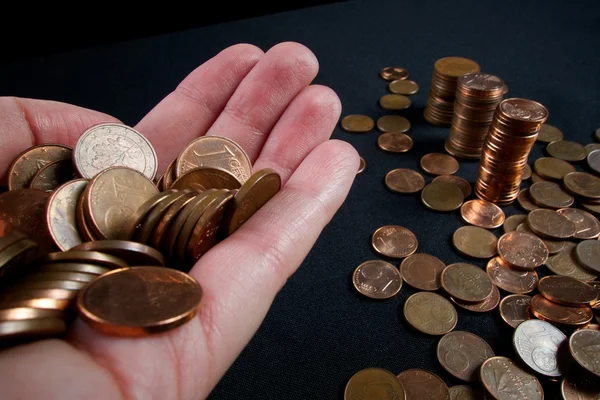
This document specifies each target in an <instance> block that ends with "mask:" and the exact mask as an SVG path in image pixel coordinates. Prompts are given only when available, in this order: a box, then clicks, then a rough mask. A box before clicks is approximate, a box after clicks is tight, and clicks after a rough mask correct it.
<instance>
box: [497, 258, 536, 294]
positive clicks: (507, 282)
mask: <svg viewBox="0 0 600 400" xmlns="http://www.w3.org/2000/svg"><path fill="white" fill-rule="evenodd" d="M486 272H487V274H488V276H489V277H490V279H491V280H492V283H493V284H494V285H496V286H497V287H499V288H500V289H503V290H506V291H507V292H509V293H518V294H523V293H530V292H532V291H533V290H534V289H535V288H536V286H537V283H538V275H537V272H535V271H523V270H518V269H515V268H511V267H510V266H508V265H506V264H504V263H503V262H502V259H501V258H500V257H495V258H492V259H491V260H490V261H489V262H488V264H487V267H486Z"/></svg>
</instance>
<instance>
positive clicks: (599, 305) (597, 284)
mask: <svg viewBox="0 0 600 400" xmlns="http://www.w3.org/2000/svg"><path fill="white" fill-rule="evenodd" d="M586 283H587V284H588V285H590V286H591V287H593V288H594V289H595V290H596V293H598V299H600V281H588V282H586ZM592 308H594V309H596V310H599V309H600V302H596V304H594V305H593V306H592Z"/></svg>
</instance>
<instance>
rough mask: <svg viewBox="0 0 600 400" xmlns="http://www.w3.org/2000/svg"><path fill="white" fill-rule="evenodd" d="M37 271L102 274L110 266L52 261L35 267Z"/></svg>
mask: <svg viewBox="0 0 600 400" xmlns="http://www.w3.org/2000/svg"><path fill="white" fill-rule="evenodd" d="M35 271H39V272H83V273H86V274H95V275H102V274H105V273H107V272H109V271H110V268H105V267H101V266H99V265H95V264H83V263H52V264H46V265H41V266H39V267H35Z"/></svg>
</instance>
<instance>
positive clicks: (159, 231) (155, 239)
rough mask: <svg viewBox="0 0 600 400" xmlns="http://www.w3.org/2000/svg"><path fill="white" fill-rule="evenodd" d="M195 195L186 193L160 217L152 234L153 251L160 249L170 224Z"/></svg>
mask: <svg viewBox="0 0 600 400" xmlns="http://www.w3.org/2000/svg"><path fill="white" fill-rule="evenodd" d="M197 195H198V194H197V193H195V192H193V193H188V194H185V195H183V196H182V197H181V198H180V199H178V200H177V201H175V203H173V204H172V205H171V206H169V208H167V210H166V211H165V212H164V214H163V215H161V218H160V221H158V224H157V225H156V227H155V228H154V231H153V232H152V239H151V246H152V247H153V248H155V249H162V248H163V243H164V241H165V240H166V238H167V235H168V233H169V228H170V227H171V224H172V223H173V222H174V221H175V219H176V218H177V216H178V215H179V213H180V212H181V211H182V210H183V209H184V208H185V207H186V206H187V205H188V204H189V203H190V202H191V201H193V200H194V199H195V198H196V197H197Z"/></svg>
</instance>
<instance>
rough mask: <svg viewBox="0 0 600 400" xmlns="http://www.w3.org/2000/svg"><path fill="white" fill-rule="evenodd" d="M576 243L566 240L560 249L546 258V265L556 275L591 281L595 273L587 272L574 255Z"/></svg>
mask: <svg viewBox="0 0 600 400" xmlns="http://www.w3.org/2000/svg"><path fill="white" fill-rule="evenodd" d="M575 247H576V244H575V243H573V242H566V243H565V247H564V249H563V250H562V251H560V252H559V253H557V254H556V255H554V256H552V257H550V258H548V261H547V262H546V267H548V269H549V270H550V271H552V272H554V273H555V274H557V275H562V276H570V277H572V278H575V279H579V280H581V281H591V280H594V279H596V277H597V276H598V275H597V274H593V273H591V272H589V271H588V270H587V269H585V268H583V267H582V266H581V264H580V263H579V260H578V259H577V256H576V255H575Z"/></svg>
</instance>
